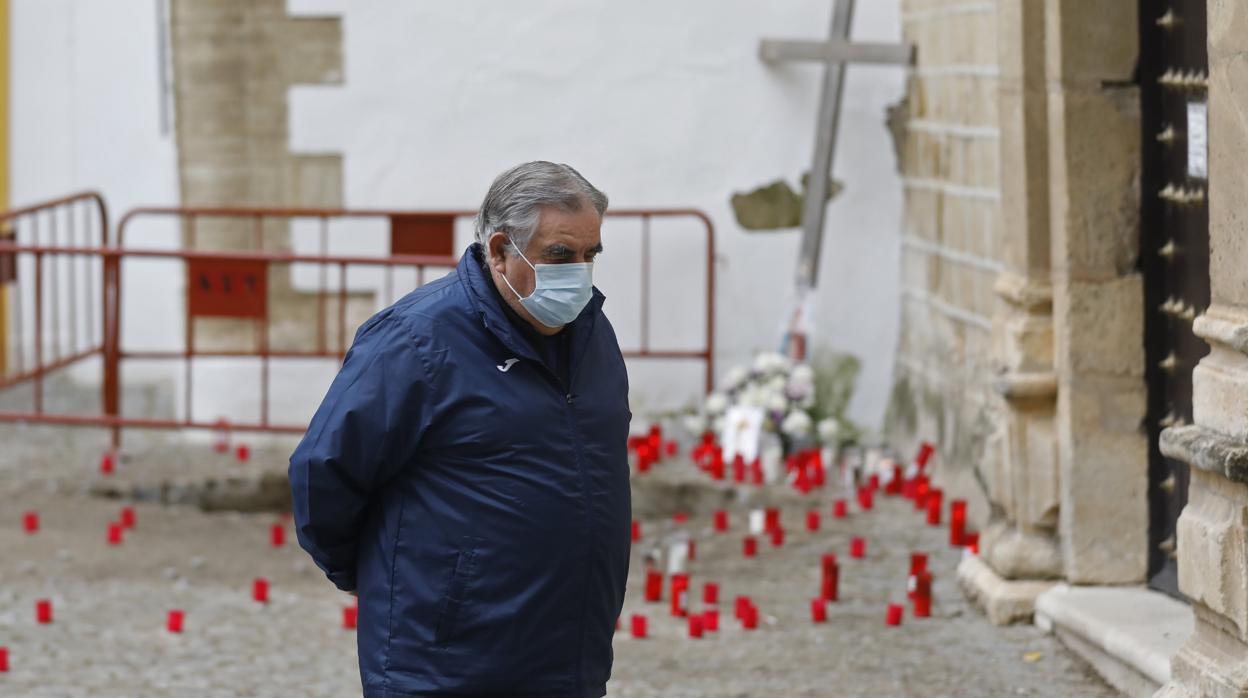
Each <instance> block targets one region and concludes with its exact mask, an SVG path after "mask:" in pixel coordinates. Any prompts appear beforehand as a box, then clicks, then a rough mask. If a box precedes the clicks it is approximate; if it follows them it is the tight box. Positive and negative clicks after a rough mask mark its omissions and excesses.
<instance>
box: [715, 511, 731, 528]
mask: <svg viewBox="0 0 1248 698" xmlns="http://www.w3.org/2000/svg"><path fill="white" fill-rule="evenodd" d="M715 530H716V531H719V532H723V531H727V530H728V512H726V511H724V510H722V509H721V510H719V511H717V512H715Z"/></svg>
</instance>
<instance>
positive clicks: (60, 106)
mask: <svg viewBox="0 0 1248 698" xmlns="http://www.w3.org/2000/svg"><path fill="white" fill-rule="evenodd" d="M10 7H11V21H12V26H11V41H12V44H11V55H10V60H11V66H12V87H11V90H12V92H11V96H10V105H11V116H12V126H11V128H12V131H11V134H10V147H11V153H12V155H11V162H10V172H9V175H10V181H11V182H12V185H11V186H12V189H11V197H10V198H11V201H12V202H13V204H14V205H18V206H20V205H25V204H31V203H35V202H38V201H42V200H46V199H51V198H56V197H60V196H63V195H65V194H67V193H69V192H72V191H76V190H82V189H94V190H98V191H100V192H101V193H102V194H103V195H104V197H105V199H106V200H107V202H108V204H109V206H110V209H111V210H110V214H111V216H112V219H113V220H112V221H110V224H111V225H115V223H116V219H117V217H118V216H119V215H120V214H121V213H122V212H124V211H125V210H127V209H129V208H131V207H133V206H137V205H140V204H155V205H176V204H177V202H178V179H177V156H176V150H175V145H174V136H173V124H172V121H170V122H169V124H168V130H167V131H166V130H162V123H161V118H160V117H161V99H162V93H161V88H160V81H159V70H158V56H159V55H160V54H159V51H158V41H157V36H158V34H157V24H158V23H157V10H156V0H109V1H108V2H82V1H81V0H11V2H10ZM19 230H20V229H19ZM44 230H45V232H46V228H44ZM144 232H145V234H143V235H141V236H137V237H136V238H135V239H134V240H133V242H134V244H135V245H136V246H138V245H142V246H148V247H152V246H154V247H175V246H177V244H178V239H177V237H176V235H177V231H176V228H174V227H173V226H150V227H148V228H147V229H146V230H145V231H144ZM23 242H30V240H29V239H27V240H23ZM69 271H70V268H69V267H68V266H65V267H64V268H62V269H61V270H60V280H61V283H62V289H63V291H64V290H67V289H66V286H65V284H66V283H67V282H66V281H65V279H66V277H67V275H68V272H69ZM78 272H79V273H80V274H85V268H82V269H79V270H78ZM19 274H21V277H22V278H23V279H25V280H27V282H29V281H30V280H31V279H33V264H32V263H30V260H27V263H26V264H25V265H24V266H23V267H22V268H20V269H19ZM95 278H96V279H99V276H98V275H97V276H96V277H95ZM124 278H125V281H126V285H125V288H124V290H123V298H124V300H125V305H124V307H123V315H122V317H123V322H124V323H125V335H126V336H127V337H130V338H133V339H134V341H136V342H141V343H142V344H143V345H144V346H153V345H160V346H165V347H168V346H180V345H178V344H176V343H177V342H178V338H179V337H181V333H182V325H181V319H180V314H179V309H180V307H181V304H180V298H181V289H182V286H183V282H182V280H181V277H180V275H179V274H177V267H176V265H174V264H169V263H167V264H164V265H163V266H162V265H159V264H153V263H152V262H146V263H145V262H134V263H128V264H127V269H126V271H125V275H124ZM83 289H84V287H83V285H79V286H78V290H79V293H84V291H83ZM84 300H85V297H84ZM32 302H33V294H32V293H25V294H23V298H22V303H23V306H24V309H25V313H26V314H25V317H26V319H27V322H26V330H27V332H26V339H27V340H28V342H32V343H33V337H32V336H31V335H30V329H31V327H32V324H31V322H30V319H31V318H32V317H33V305H32ZM60 317H61V319H62V322H64V321H65V315H64V314H62V315H61V316H60ZM96 318H97V322H98V318H99V314H98V313H97V314H96ZM46 336H47V335H46V333H45V337H46ZM28 351H29V347H28ZM28 355H29V354H28ZM166 373H167V372H165V371H159V372H156V373H153V371H152V367H150V366H144V365H141V364H132V365H131V366H130V369H129V371H127V374H126V375H127V377H128V378H138V379H142V378H144V377H151V376H153V375H162V374H166ZM77 377H79V378H81V379H83V380H85V381H89V382H95V381H98V379H99V366H98V362H96V363H94V364H90V365H84V366H82V367H81V368H80V369H79V370H78V371H77Z"/></svg>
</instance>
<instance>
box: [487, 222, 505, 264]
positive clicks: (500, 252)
mask: <svg viewBox="0 0 1248 698" xmlns="http://www.w3.org/2000/svg"><path fill="white" fill-rule="evenodd" d="M507 241H508V238H507V235H506V234H505V233H501V232H499V231H497V230H496V231H494V232H493V233H491V234H490V239H489V242H488V244H487V246H486V254H488V255H489V263H490V268H491V269H493V270H494V271H496V272H498V273H499V274H502V273H504V271H505V269H506V266H505V265H506V261H507V260H506V257H505V255H506V250H507V244H508V243H507Z"/></svg>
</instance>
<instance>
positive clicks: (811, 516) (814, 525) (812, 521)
mask: <svg viewBox="0 0 1248 698" xmlns="http://www.w3.org/2000/svg"><path fill="white" fill-rule="evenodd" d="M806 530H807V531H818V530H819V512H817V511H808V512H806Z"/></svg>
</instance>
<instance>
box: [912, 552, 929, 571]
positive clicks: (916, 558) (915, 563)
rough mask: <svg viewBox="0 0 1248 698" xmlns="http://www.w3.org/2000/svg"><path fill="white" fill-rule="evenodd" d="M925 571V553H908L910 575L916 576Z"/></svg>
mask: <svg viewBox="0 0 1248 698" xmlns="http://www.w3.org/2000/svg"><path fill="white" fill-rule="evenodd" d="M926 571H927V553H918V552H915V553H910V575H911V576H917V575H918V574H919V573H921V572H926Z"/></svg>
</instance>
